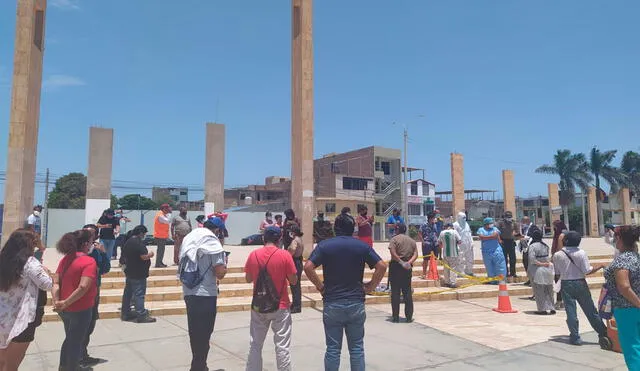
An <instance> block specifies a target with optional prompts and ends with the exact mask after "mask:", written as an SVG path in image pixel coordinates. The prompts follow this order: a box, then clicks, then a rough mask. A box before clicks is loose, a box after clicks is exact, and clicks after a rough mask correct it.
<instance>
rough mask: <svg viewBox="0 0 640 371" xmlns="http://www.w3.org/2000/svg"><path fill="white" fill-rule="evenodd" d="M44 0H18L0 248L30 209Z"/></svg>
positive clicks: (38, 105) (34, 164)
mask: <svg viewBox="0 0 640 371" xmlns="http://www.w3.org/2000/svg"><path fill="white" fill-rule="evenodd" d="M46 9H47V2H46V0H18V7H17V20H16V38H15V47H14V48H15V49H14V55H13V87H12V90H11V113H10V119H9V145H8V148H7V169H6V182H5V186H4V192H5V197H4V216H3V224H2V231H3V234H2V242H1V245H0V248H2V245H4V242H5V241H6V239H7V238H8V237H9V235H10V234H11V232H13V231H14V230H16V229H17V228H21V227H23V226H24V225H25V221H26V218H27V216H28V215H29V213H30V212H31V210H32V208H33V192H34V183H35V176H36V154H37V148H38V126H39V121H40V90H41V87H42V57H43V53H44V33H45V19H46Z"/></svg>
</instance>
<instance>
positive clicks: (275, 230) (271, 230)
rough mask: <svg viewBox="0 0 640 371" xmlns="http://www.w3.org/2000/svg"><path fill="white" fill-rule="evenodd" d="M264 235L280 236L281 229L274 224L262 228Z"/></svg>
mask: <svg viewBox="0 0 640 371" xmlns="http://www.w3.org/2000/svg"><path fill="white" fill-rule="evenodd" d="M264 235H265V237H267V236H269V237H280V236H282V231H281V230H280V228H279V227H276V226H273V225H272V226H269V227H267V228H265V229H264Z"/></svg>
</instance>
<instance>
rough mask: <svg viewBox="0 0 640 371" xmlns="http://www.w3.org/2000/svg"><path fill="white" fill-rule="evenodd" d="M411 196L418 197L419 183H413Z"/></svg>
mask: <svg viewBox="0 0 640 371" xmlns="http://www.w3.org/2000/svg"><path fill="white" fill-rule="evenodd" d="M411 195H412V196H417V195H418V182H413V183H411Z"/></svg>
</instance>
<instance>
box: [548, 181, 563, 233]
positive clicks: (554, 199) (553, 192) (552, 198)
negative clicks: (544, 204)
mask: <svg viewBox="0 0 640 371" xmlns="http://www.w3.org/2000/svg"><path fill="white" fill-rule="evenodd" d="M547 186H548V189H549V220H550V221H551V224H553V222H554V221H555V220H560V214H559V213H554V212H553V209H554V208H557V207H560V195H559V193H558V184H557V183H549V184H548V185H547Z"/></svg>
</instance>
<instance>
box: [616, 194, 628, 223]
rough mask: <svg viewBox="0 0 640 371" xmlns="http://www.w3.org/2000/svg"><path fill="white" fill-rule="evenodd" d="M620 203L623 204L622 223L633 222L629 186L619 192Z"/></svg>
mask: <svg viewBox="0 0 640 371" xmlns="http://www.w3.org/2000/svg"><path fill="white" fill-rule="evenodd" d="M618 197H619V198H620V204H621V205H622V223H624V224H625V225H629V224H631V199H630V198H629V188H622V189H621V190H620V192H618Z"/></svg>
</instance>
